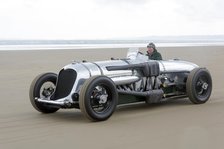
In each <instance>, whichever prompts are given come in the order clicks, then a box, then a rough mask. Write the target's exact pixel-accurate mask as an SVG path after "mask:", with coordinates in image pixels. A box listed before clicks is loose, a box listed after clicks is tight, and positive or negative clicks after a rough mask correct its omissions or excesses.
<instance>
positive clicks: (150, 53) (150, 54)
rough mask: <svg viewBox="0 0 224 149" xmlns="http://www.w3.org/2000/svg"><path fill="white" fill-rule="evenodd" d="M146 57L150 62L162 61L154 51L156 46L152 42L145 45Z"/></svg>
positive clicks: (159, 55)
mask: <svg viewBox="0 0 224 149" xmlns="http://www.w3.org/2000/svg"><path fill="white" fill-rule="evenodd" d="M146 56H148V58H149V59H151V60H162V56H161V54H160V53H159V52H158V51H157V50H156V46H155V44H154V43H152V42H151V43H149V44H148V45H147V54H146Z"/></svg>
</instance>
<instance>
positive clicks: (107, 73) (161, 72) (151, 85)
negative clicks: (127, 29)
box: [29, 48, 212, 121]
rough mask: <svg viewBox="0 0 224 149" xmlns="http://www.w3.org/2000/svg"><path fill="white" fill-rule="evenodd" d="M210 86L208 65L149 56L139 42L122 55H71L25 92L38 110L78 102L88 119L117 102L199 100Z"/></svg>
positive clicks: (99, 118)
mask: <svg viewBox="0 0 224 149" xmlns="http://www.w3.org/2000/svg"><path fill="white" fill-rule="evenodd" d="M211 92H212V79H211V75H210V73H209V71H208V70H207V69H206V68H201V67H199V66H197V65H196V64H193V63H190V62H186V61H182V60H178V59H174V60H167V61H164V60H159V61H156V60H149V59H148V57H147V56H145V55H143V54H142V53H140V52H139V51H138V49H137V48H130V49H129V51H128V53H127V57H126V58H124V59H114V58H111V60H108V61H97V62H86V61H83V62H75V61H74V62H72V63H71V64H68V65H66V66H64V67H63V68H62V69H61V71H60V72H59V74H55V73H43V74H40V75H38V76H37V77H36V78H35V79H34V80H33V82H32V83H31V86H30V91H29V96H30V101H31V103H32V105H33V107H34V108H35V109H36V110H37V111H39V112H42V113H53V112H56V111H57V110H59V109H60V108H65V109H67V108H77V109H80V110H81V112H82V113H83V114H84V115H85V116H86V117H87V118H88V119H90V120H92V121H103V120H106V119H108V118H109V117H110V116H111V115H112V114H113V112H114V110H115V108H116V106H117V105H119V104H123V103H126V104H127V103H133V102H146V103H158V102H162V101H164V100H167V99H173V98H176V97H177V98H181V97H189V99H190V101H192V102H193V103H194V104H202V103H205V102H206V101H207V100H208V99H209V97H210V95H211Z"/></svg>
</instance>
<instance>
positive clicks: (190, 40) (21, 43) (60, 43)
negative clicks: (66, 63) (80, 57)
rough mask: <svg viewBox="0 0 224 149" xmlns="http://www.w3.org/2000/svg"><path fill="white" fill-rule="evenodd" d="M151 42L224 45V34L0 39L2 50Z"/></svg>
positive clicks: (104, 46) (0, 49) (58, 48)
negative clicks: (83, 38)
mask: <svg viewBox="0 0 224 149" xmlns="http://www.w3.org/2000/svg"><path fill="white" fill-rule="evenodd" d="M149 42H154V43H155V44H156V46H157V47H186V46H224V35H209V36H208V35H207V36H150V37H142V38H135V39H109V40H108V39H100V40H17V39H16V40H15V39H14V40H4V39H3V40H0V51H5V50H6V51H8V50H65V49H71V50H72V49H74V50H75V49H99V48H131V47H136V48H142V47H146V46H147V44H148V43H149Z"/></svg>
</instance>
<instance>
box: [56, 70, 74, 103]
mask: <svg viewBox="0 0 224 149" xmlns="http://www.w3.org/2000/svg"><path fill="white" fill-rule="evenodd" d="M76 77H77V73H76V71H74V70H73V69H65V70H64V69H62V70H61V71H60V72H59V75H58V80H57V86H56V90H55V93H54V96H53V100H57V99H60V98H64V97H66V96H68V95H69V93H70V92H71V90H72V87H73V85H74V83H75V80H76Z"/></svg>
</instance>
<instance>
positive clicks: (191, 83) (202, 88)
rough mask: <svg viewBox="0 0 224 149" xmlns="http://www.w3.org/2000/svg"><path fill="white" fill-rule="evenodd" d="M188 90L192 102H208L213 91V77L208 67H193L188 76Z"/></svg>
mask: <svg viewBox="0 0 224 149" xmlns="http://www.w3.org/2000/svg"><path fill="white" fill-rule="evenodd" d="M186 91H187V95H188V97H189V99H190V101H191V102H192V103H194V104H202V103H205V102H207V101H208V99H209V97H210V95H211V93H212V78H211V75H210V73H209V71H208V70H207V69H206V68H195V69H193V70H192V71H191V72H190V74H189V76H188V78H187V83H186Z"/></svg>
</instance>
